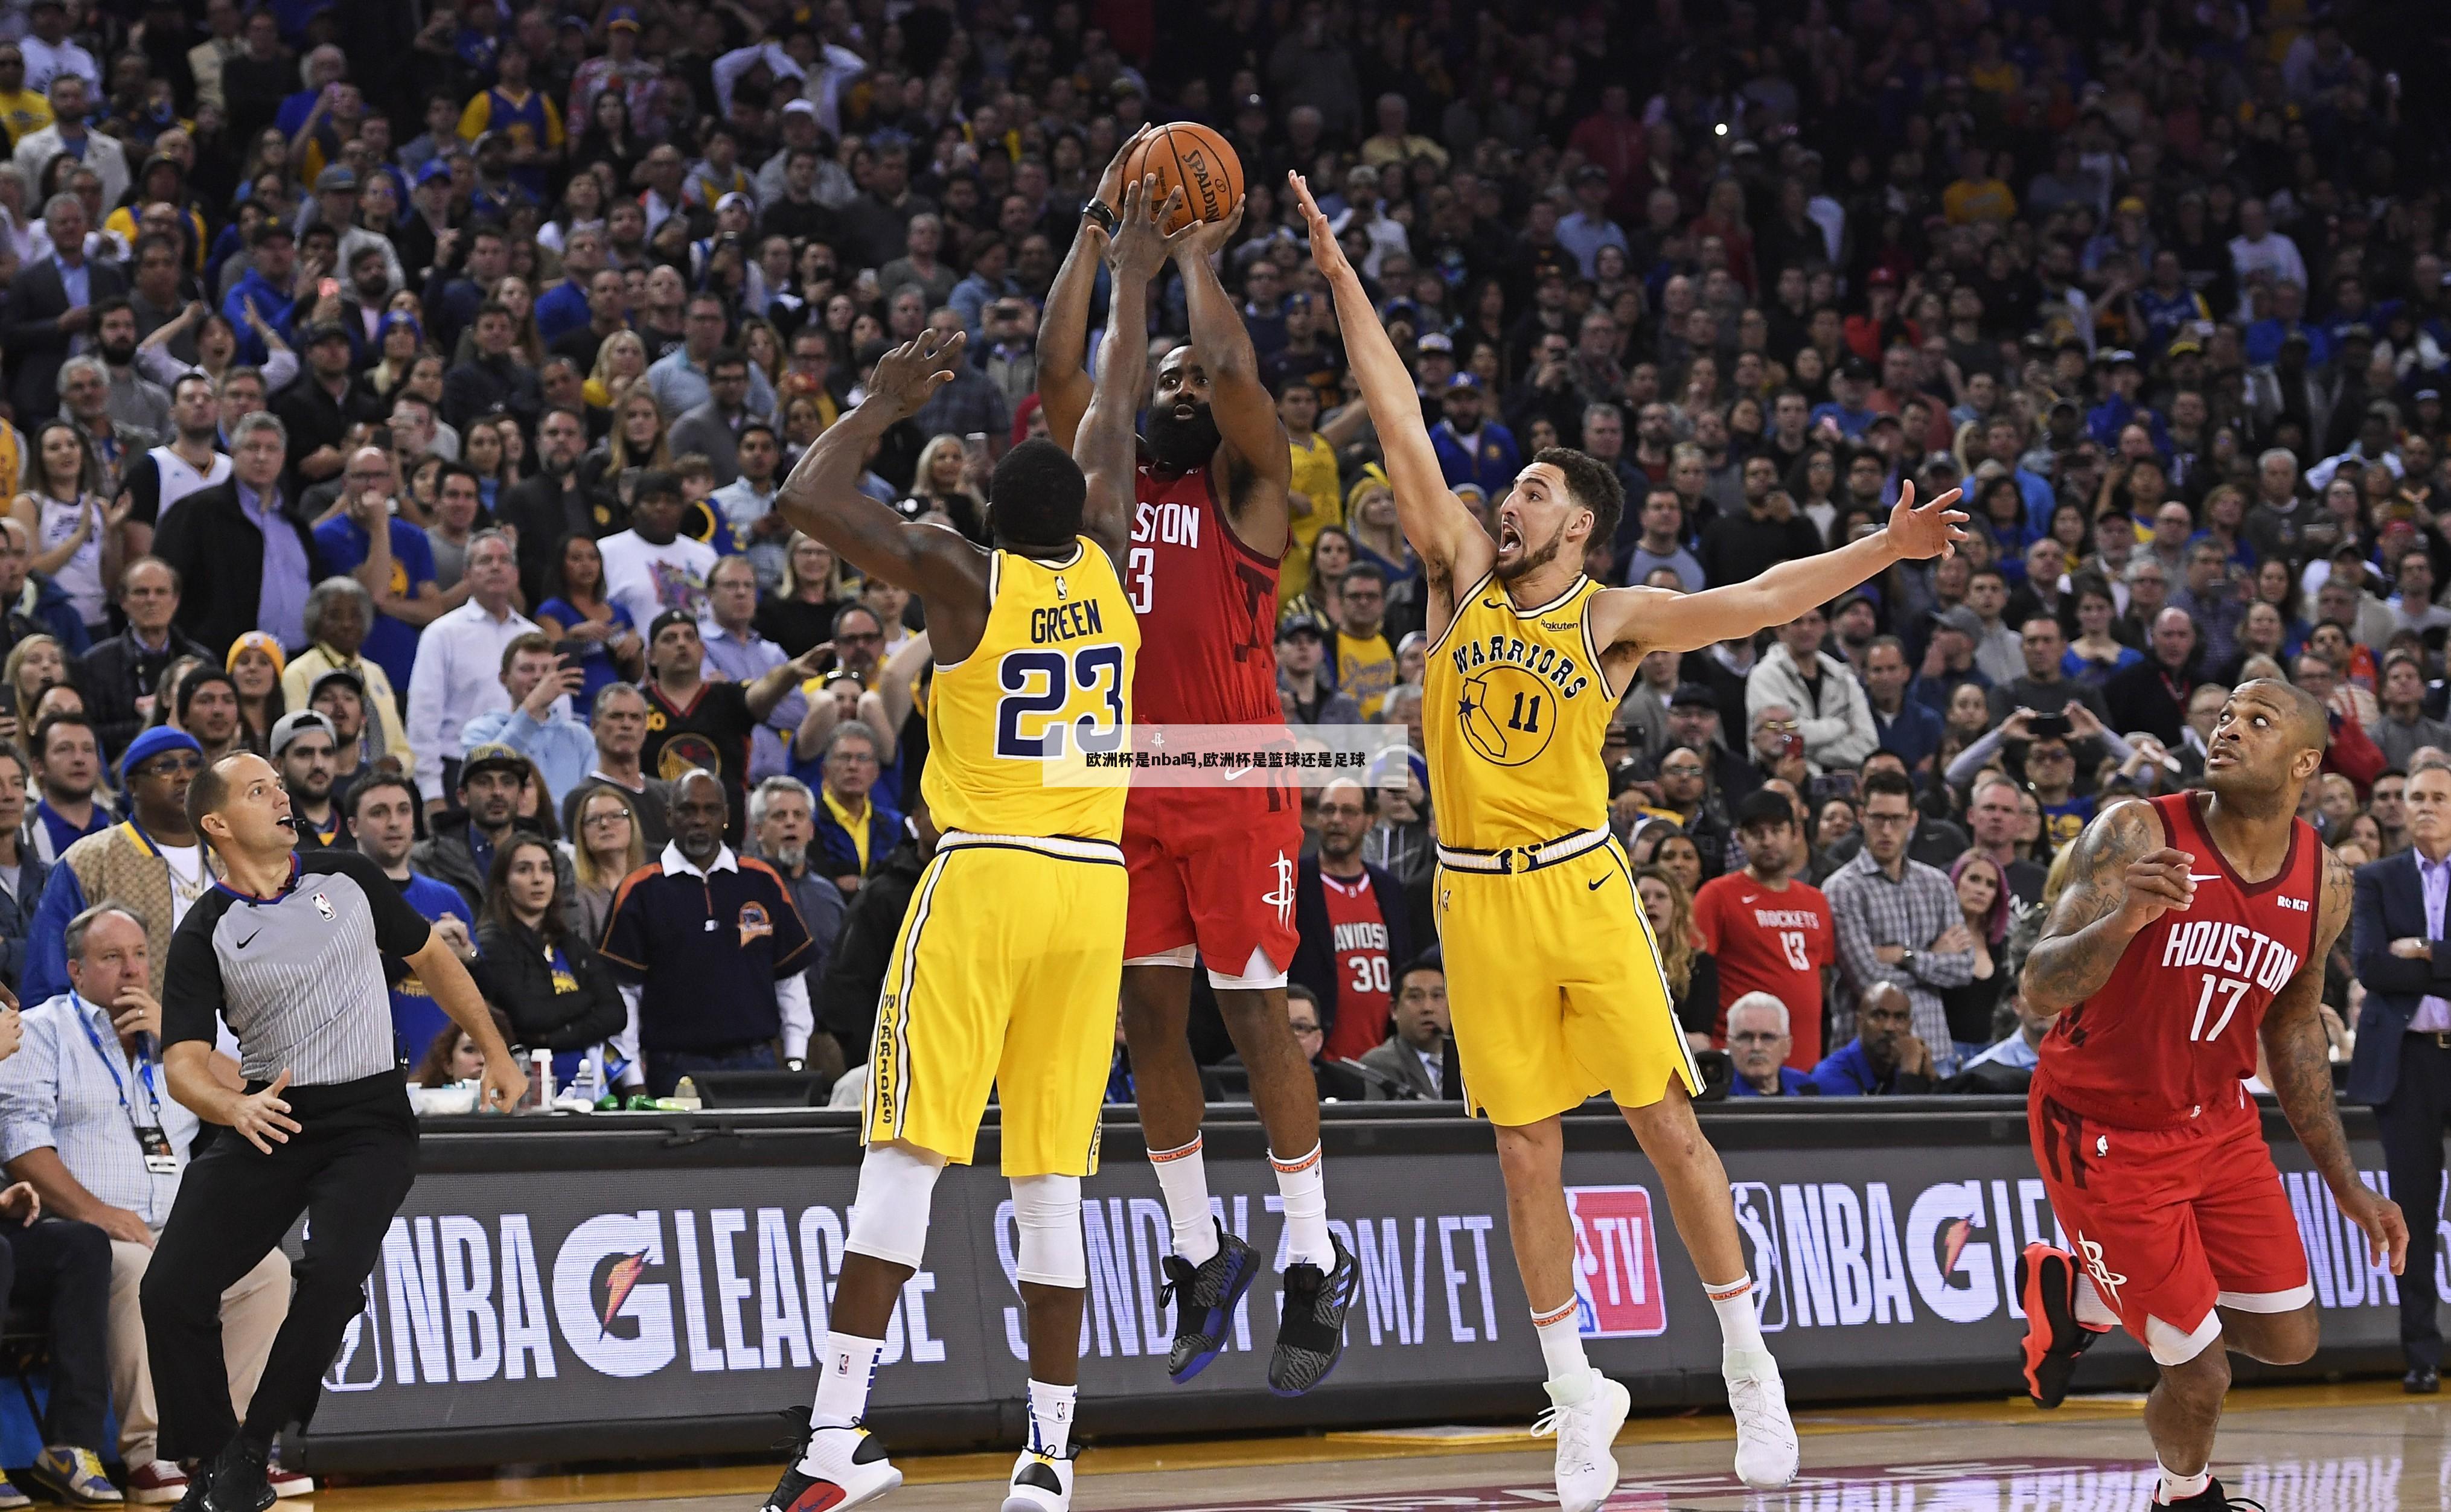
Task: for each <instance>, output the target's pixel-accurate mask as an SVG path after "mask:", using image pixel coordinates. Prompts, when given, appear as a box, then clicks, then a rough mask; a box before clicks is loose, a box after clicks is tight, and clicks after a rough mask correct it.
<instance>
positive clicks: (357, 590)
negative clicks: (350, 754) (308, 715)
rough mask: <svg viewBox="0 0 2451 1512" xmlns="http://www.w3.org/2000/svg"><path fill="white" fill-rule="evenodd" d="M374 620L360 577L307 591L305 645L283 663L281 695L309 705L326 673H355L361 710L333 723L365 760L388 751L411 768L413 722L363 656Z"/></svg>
mask: <svg viewBox="0 0 2451 1512" xmlns="http://www.w3.org/2000/svg"><path fill="white" fill-rule="evenodd" d="M374 619H375V599H374V595H373V594H371V593H369V592H368V591H367V590H366V586H365V584H363V583H362V582H360V581H358V580H357V579H355V578H349V577H331V578H326V579H324V580H323V581H322V582H319V583H317V584H316V585H315V587H314V589H313V591H312V592H310V593H308V594H307V595H306V615H305V628H306V641H307V645H306V649H305V650H304V651H302V652H300V653H298V655H296V656H294V657H292V658H289V660H288V661H287V662H286V663H285V664H284V665H283V667H282V669H281V698H282V702H283V703H284V705H285V706H286V707H288V708H292V709H304V708H306V707H308V706H309V705H311V704H312V703H314V702H315V700H316V698H317V697H319V696H320V695H321V693H322V689H323V686H324V678H325V677H329V676H331V675H332V674H333V673H335V672H346V673H349V674H351V675H353V676H354V677H355V678H356V687H357V699H358V703H359V705H360V708H361V710H362V713H361V715H360V717H358V718H357V719H354V720H349V721H341V720H335V721H334V727H335V728H336V729H340V730H342V731H343V732H344V734H343V743H344V744H345V743H349V742H352V741H353V742H355V743H357V744H358V745H359V746H360V747H361V751H360V755H361V756H362V758H363V761H364V762H365V763H366V764H369V765H371V764H372V763H374V762H377V761H380V760H382V759H383V758H385V757H386V756H388V757H390V758H392V759H393V761H394V762H395V763H396V764H397V765H398V766H399V768H400V770H401V771H402V773H409V772H413V771H414V770H415V769H416V756H414V755H413V754H412V753H411V752H410V750H409V748H408V727H407V726H406V725H405V724H403V723H402V720H401V713H400V700H399V699H398V698H397V697H394V696H393V693H392V680H391V676H390V674H388V673H386V672H384V671H383V669H382V666H381V665H379V664H378V663H376V662H374V661H372V660H369V659H368V658H365V657H363V656H362V655H360V652H361V651H362V649H363V647H364V645H365V640H366V635H367V633H368V631H369V630H370V629H371V627H372V626H373V624H374ZM344 764H352V765H353V764H354V763H344Z"/></svg>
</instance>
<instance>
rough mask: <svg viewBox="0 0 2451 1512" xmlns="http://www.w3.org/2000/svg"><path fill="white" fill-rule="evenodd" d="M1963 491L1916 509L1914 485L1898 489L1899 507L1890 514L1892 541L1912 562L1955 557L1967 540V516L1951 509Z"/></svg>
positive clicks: (1951, 492) (1909, 483) (1904, 484)
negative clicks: (1960, 542) (1960, 544)
mask: <svg viewBox="0 0 2451 1512" xmlns="http://www.w3.org/2000/svg"><path fill="white" fill-rule="evenodd" d="M1963 494H1964V490H1962V489H1957V488H1952V489H1951V490H1950V491H1949V492H1947V493H1945V494H1942V495H1941V496H1940V497H1938V498H1937V499H1934V500H1933V501H1931V502H1930V503H1928V504H1925V505H1923V506H1922V507H1921V508H1917V507H1916V506H1915V497H1914V483H1913V482H1912V481H1908V482H1904V483H1901V484H1899V485H1898V504H1897V507H1896V508H1895V509H1892V510H1891V511H1890V541H1891V543H1892V545H1894V546H1896V547H1897V548H1898V555H1899V556H1901V557H1903V558H1905V559H1906V560H1909V561H1921V560H1924V559H1925V558H1927V557H1953V556H1955V555H1956V554H1957V542H1959V541H1961V540H1965V539H1966V531H1965V529H1964V526H1965V524H1966V512H1965V511H1964V510H1962V509H1952V508H1951V507H1950V506H1951V504H1954V503H1956V502H1957V501H1958V500H1959V499H1960V498H1961V497H1962V496H1963Z"/></svg>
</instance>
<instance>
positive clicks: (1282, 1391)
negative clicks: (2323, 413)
mask: <svg viewBox="0 0 2451 1512" xmlns="http://www.w3.org/2000/svg"><path fill="white" fill-rule="evenodd" d="M1327 1242H1328V1243H1329V1244H1331V1245H1333V1246H1335V1247H1336V1268H1335V1269H1333V1270H1329V1271H1322V1270H1321V1269H1320V1268H1319V1267H1317V1266H1314V1265H1312V1264H1310V1263H1309V1262H1307V1261H1305V1262H1304V1263H1303V1264H1301V1265H1298V1266H1287V1267H1285V1306H1284V1316H1283V1317H1281V1318H1280V1319H1279V1320H1278V1323H1277V1350H1276V1353H1274V1354H1273V1355H1270V1356H1269V1357H1268V1389H1269V1390H1270V1391H1273V1392H1275V1393H1276V1394H1277V1395H1278V1396H1281V1397H1298V1396H1301V1395H1302V1394H1303V1393H1304V1392H1305V1391H1308V1390H1309V1389H1310V1388H1311V1387H1313V1386H1315V1385H1317V1384H1320V1383H1321V1382H1323V1381H1324V1380H1326V1379H1327V1375H1328V1372H1329V1371H1331V1370H1334V1369H1335V1368H1336V1362H1337V1361H1339V1360H1341V1359H1343V1357H1344V1309H1345V1308H1347V1307H1350V1306H1353V1293H1354V1289H1355V1288H1356V1287H1357V1286H1360V1285H1361V1282H1362V1267H1361V1266H1360V1265H1358V1264H1356V1263H1355V1261H1354V1259H1353V1252H1352V1251H1351V1250H1349V1249H1347V1248H1345V1247H1344V1241H1343V1240H1342V1239H1339V1238H1337V1237H1336V1235H1335V1234H1333V1233H1330V1234H1329V1235H1328V1236H1327Z"/></svg>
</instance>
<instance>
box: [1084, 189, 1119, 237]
mask: <svg viewBox="0 0 2451 1512" xmlns="http://www.w3.org/2000/svg"><path fill="white" fill-rule="evenodd" d="M1081 219H1083V220H1085V221H1088V222H1089V223H1090V224H1092V225H1094V226H1097V227H1098V229H1099V230H1102V231H1104V232H1106V233H1107V234H1108V236H1112V235H1114V234H1115V212H1114V211H1112V210H1110V209H1108V208H1107V202H1106V201H1104V200H1101V199H1099V198H1098V197H1097V196H1096V195H1094V194H1093V195H1091V196H1089V198H1088V199H1086V200H1083V201H1082V202H1081Z"/></svg>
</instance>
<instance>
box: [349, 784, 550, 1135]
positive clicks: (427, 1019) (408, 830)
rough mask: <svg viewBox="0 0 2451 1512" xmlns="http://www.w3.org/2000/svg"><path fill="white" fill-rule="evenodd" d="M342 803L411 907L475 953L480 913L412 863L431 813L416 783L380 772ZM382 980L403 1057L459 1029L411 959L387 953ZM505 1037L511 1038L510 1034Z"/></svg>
mask: <svg viewBox="0 0 2451 1512" xmlns="http://www.w3.org/2000/svg"><path fill="white" fill-rule="evenodd" d="M341 803H342V807H343V810H344V811H346V813H347V815H348V827H349V834H350V835H351V837H352V838H353V840H354V841H355V843H356V845H357V848H358V853H359V854H362V855H363V856H364V857H365V858H366V859H367V860H369V861H372V862H373V863H374V864H375V865H376V866H378V867H380V868H381V869H382V874H383V875H384V876H386V877H389V878H390V879H391V882H392V885H393V886H395V887H397V888H399V889H400V895H401V896H402V897H403V898H406V899H407V900H408V906H409V907H410V908H413V909H415V910H417V912H418V913H421V914H423V915H424V917H425V919H426V922H428V923H430V924H432V925H433V926H434V933H435V934H436V936H437V937H439V938H441V939H443V940H446V941H448V942H449V943H450V945H451V949H452V950H453V951H454V952H458V954H459V956H460V959H461V961H462V962H463V963H464V962H468V961H473V960H474V959H476V954H477V944H476V940H475V938H474V937H473V936H472V934H471V933H470V932H469V927H468V920H470V919H472V918H474V917H476V916H477V911H476V910H475V909H473V908H471V907H470V906H469V904H468V901H467V900H466V899H465V898H462V897H461V895H460V890H459V889H457V888H455V887H452V886H450V885H449V884H447V883H443V882H438V881H436V880H435V879H434V878H432V877H430V876H423V875H420V874H418V873H416V872H414V871H412V870H410V868H409V864H408V858H409V854H410V853H411V852H412V851H413V850H414V849H415V848H416V847H417V845H418V844H419V843H420V831H421V830H422V826H423V824H424V819H425V810H424V806H423V805H422V804H421V803H420V802H419V801H418V798H417V785H416V784H415V783H413V782H411V781H410V780H409V779H408V778H407V777H405V776H402V775H401V774H400V773H397V772H377V773H375V774H374V775H372V776H368V777H365V778H363V779H362V780H361V781H359V782H358V783H356V784H355V785H354V786H352V787H349V788H348V789H346V790H344V792H343V796H342V800H341ZM383 981H384V983H385V984H386V985H387V986H388V987H389V988H390V989H391V1027H392V1048H393V1050H394V1051H395V1052H396V1053H397V1054H398V1055H399V1056H400V1058H401V1059H402V1060H403V1061H405V1060H407V1059H408V1058H409V1057H410V1056H412V1055H415V1054H417V1053H419V1051H418V1049H417V1047H419V1046H420V1045H430V1044H432V1043H433V1041H434V1039H435V1037H436V1036H437V1035H438V1034H441V1032H442V1031H444V1030H446V1029H450V1028H452V1027H453V1025H452V1023H451V1018H450V1015H449V1014H447V1013H445V1012H443V1011H442V1007H441V1004H439V1003H437V1002H435V1001H434V995H433V994H432V993H430V992H427V991H426V990H425V984H424V983H422V982H421V981H419V980H418V977H417V973H416V972H414V971H412V970H410V969H409V965H408V963H407V962H406V961H404V960H402V959H399V958H398V957H396V956H385V957H384V958H383ZM504 1043H505V1044H507V1043H509V1041H508V1038H507V1036H506V1037H505V1039H504ZM425 1085H427V1086H434V1085H438V1084H435V1083H431V1082H429V1083H426V1084H425Z"/></svg>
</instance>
